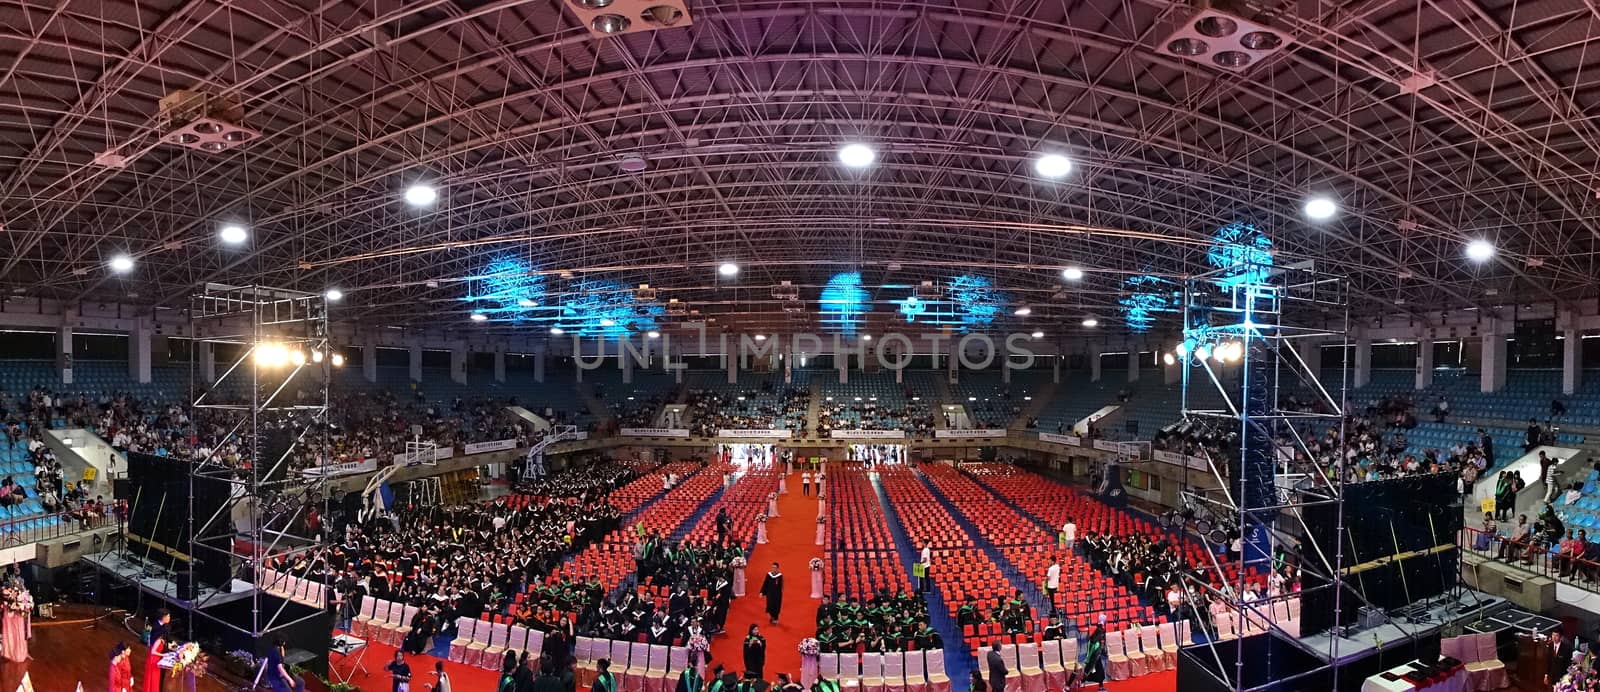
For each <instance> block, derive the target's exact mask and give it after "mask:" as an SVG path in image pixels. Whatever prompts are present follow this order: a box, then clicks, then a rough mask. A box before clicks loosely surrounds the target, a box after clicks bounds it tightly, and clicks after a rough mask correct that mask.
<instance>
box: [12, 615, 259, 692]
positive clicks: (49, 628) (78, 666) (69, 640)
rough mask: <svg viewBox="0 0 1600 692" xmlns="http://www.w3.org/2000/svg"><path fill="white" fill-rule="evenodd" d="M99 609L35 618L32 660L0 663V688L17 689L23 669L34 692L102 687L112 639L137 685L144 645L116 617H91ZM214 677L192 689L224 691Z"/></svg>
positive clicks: (95, 691) (92, 691) (99, 690)
mask: <svg viewBox="0 0 1600 692" xmlns="http://www.w3.org/2000/svg"><path fill="white" fill-rule="evenodd" d="M100 612H101V611H100V609H98V608H97V609H93V610H88V609H85V608H82V607H79V608H73V609H71V610H67V611H62V612H61V617H59V618H57V619H56V620H54V621H52V620H35V621H34V623H33V641H32V642H30V643H29V653H31V654H32V655H33V660H31V661H27V662H24V663H12V662H9V661H3V662H0V690H5V692H11V690H15V689H17V685H18V684H19V683H20V682H21V681H22V676H23V675H24V674H27V675H28V677H29V678H30V679H31V680H32V681H33V689H35V690H37V692H73V691H74V690H76V689H77V686H78V683H79V682H82V683H83V689H84V690H85V692H104V691H105V690H106V687H107V686H108V682H109V681H108V678H107V672H108V668H109V665H110V662H111V658H110V656H111V647H112V646H114V645H115V644H116V643H117V642H118V641H123V642H127V643H128V645H129V646H132V647H133V649H134V656H133V675H134V681H135V683H136V684H137V685H141V686H142V685H143V684H144V680H143V675H144V670H143V669H144V660H145V648H144V645H143V644H140V643H139V638H138V637H135V636H134V635H133V633H132V632H129V631H128V630H127V629H125V628H124V627H123V626H122V616H120V615H117V616H109V617H103V618H99V619H91V618H94V616H95V615H97V614H99V613H100ZM227 689H228V688H227V687H225V686H224V685H222V684H221V683H219V682H217V681H215V680H201V681H200V684H199V685H198V686H197V688H196V692H226V690H227Z"/></svg>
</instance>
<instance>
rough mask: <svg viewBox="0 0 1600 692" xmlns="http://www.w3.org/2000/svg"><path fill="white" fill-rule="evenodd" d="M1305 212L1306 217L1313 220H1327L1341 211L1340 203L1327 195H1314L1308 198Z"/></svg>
mask: <svg viewBox="0 0 1600 692" xmlns="http://www.w3.org/2000/svg"><path fill="white" fill-rule="evenodd" d="M1305 212H1306V218H1308V219H1311V220H1312V221H1327V220H1328V219H1331V218H1333V215H1334V214H1337V213H1339V205H1338V204H1335V203H1334V201H1333V200H1332V199H1329V198H1327V197H1322V196H1317V197H1312V198H1311V199H1308V200H1306V206H1305Z"/></svg>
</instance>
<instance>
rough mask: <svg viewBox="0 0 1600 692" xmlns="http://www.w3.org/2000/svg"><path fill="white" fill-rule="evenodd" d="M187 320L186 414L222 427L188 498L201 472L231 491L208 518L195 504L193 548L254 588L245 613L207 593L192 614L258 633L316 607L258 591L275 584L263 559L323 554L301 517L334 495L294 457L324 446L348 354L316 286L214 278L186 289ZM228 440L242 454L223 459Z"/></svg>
mask: <svg viewBox="0 0 1600 692" xmlns="http://www.w3.org/2000/svg"><path fill="white" fill-rule="evenodd" d="M189 318H190V322H191V331H190V333H191V334H193V335H194V343H193V344H192V348H191V358H190V397H191V401H192V402H193V408H192V414H191V415H194V416H196V417H197V418H198V419H200V420H196V421H195V423H196V425H197V427H199V426H201V425H216V426H219V427H220V428H221V429H223V430H225V431H226V432H225V433H223V434H221V435H219V436H218V438H217V441H216V444H215V449H213V450H212V452H211V454H210V455H209V456H208V457H206V458H205V459H201V460H199V461H196V462H195V463H194V466H193V468H192V470H191V472H190V497H191V498H192V497H193V494H194V481H195V479H196V478H205V479H212V480H218V481H223V482H225V483H226V484H227V485H228V487H229V488H231V497H232V498H233V502H231V503H226V504H224V509H223V510H222V511H219V512H217V513H216V514H213V515H211V516H197V515H196V514H195V511H194V505H193V502H192V501H191V502H190V503H189V510H188V522H189V535H190V546H189V554H190V555H193V556H195V558H196V559H200V560H226V561H227V564H228V566H229V569H228V572H229V575H230V577H231V578H232V579H234V580H237V581H239V582H244V583H247V584H251V585H253V586H254V588H253V589H252V590H251V591H250V599H251V608H250V617H249V620H248V621H239V620H237V619H223V618H220V617H217V616H215V615H211V614H209V613H207V612H206V609H205V607H206V605H207V602H206V601H207V599H204V598H202V599H200V600H197V601H196V602H195V604H194V616H195V617H199V618H205V619H207V620H210V621H212V622H216V623H219V624H220V625H223V626H225V627H228V628H231V629H233V630H235V631H237V632H239V633H241V634H244V635H247V636H249V637H251V638H252V639H253V640H256V641H260V640H261V639H262V638H263V635H265V634H267V633H269V632H272V631H274V630H278V629H281V628H286V627H290V626H293V625H296V624H298V623H300V622H302V621H304V620H306V619H309V618H311V617H319V616H320V615H321V612H320V610H319V612H318V613H315V614H313V615H309V616H304V617H300V618H294V619H290V617H289V616H286V615H285V614H284V610H285V608H284V607H283V606H282V605H280V606H279V607H278V608H275V609H272V608H270V605H271V603H270V602H265V601H264V599H263V596H264V595H265V593H266V590H267V587H270V586H273V585H271V584H264V583H262V582H261V575H262V574H263V573H264V570H262V569H261V567H262V566H263V562H264V560H265V559H266V558H268V557H280V558H284V559H293V558H294V557H295V556H298V555H307V556H316V555H320V554H321V553H322V552H323V551H324V550H325V548H326V543H325V541H324V540H323V538H322V537H321V536H319V535H314V534H313V533H312V532H311V531H310V530H308V527H307V522H306V516H307V512H308V510H310V509H311V508H313V507H316V506H317V505H319V504H324V503H326V502H328V501H329V499H330V498H328V496H327V493H326V492H325V491H326V486H327V480H328V475H327V474H301V473H299V472H298V471H297V470H296V469H294V468H292V463H291V460H293V459H294V458H295V457H296V455H297V453H299V452H303V451H309V452H310V453H311V454H312V455H316V454H320V453H321V452H322V450H325V449H327V446H326V444H325V443H326V441H327V440H326V435H327V434H328V400H329V391H328V390H329V381H330V378H331V374H332V373H331V368H332V367H333V366H334V364H335V363H336V362H339V361H340V360H341V357H337V356H336V354H335V353H334V351H333V349H332V344H331V343H330V342H329V333H328V304H327V300H326V298H325V297H324V296H323V295H321V294H319V293H306V292H303V291H294V290H288V289H281V288H269V287H264V286H226V285H221V284H208V285H206V286H205V287H204V289H203V290H202V291H200V292H199V293H197V294H195V295H193V296H192V297H191V299H190V306H189ZM219 354H225V355H226V358H222V357H220V356H219ZM202 357H205V358H211V357H216V358H217V361H216V364H215V365H216V367H215V370H216V371H217V372H216V378H215V381H212V382H207V381H206V379H207V376H208V375H210V372H207V371H209V370H212V369H213V368H212V367H210V366H208V367H207V368H206V369H205V371H203V370H202V369H201V364H200V363H199V362H197V361H199V360H201V358H202ZM224 365H225V367H224ZM226 441H233V442H235V443H236V444H237V446H238V450H239V454H238V458H236V459H227V458H223V457H222V456H221V452H222V450H223V448H224V447H225V444H224V442H226ZM325 510H326V507H324V508H323V511H324V513H325ZM216 596H217V595H215V594H214V595H213V596H212V597H216ZM283 603H285V604H286V603H287V600H285V601H283Z"/></svg>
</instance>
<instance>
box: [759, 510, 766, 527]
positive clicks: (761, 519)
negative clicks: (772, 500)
mask: <svg viewBox="0 0 1600 692" xmlns="http://www.w3.org/2000/svg"><path fill="white" fill-rule="evenodd" d="M756 521H757V522H759V523H762V524H765V523H767V513H766V512H762V513H761V514H759V515H756Z"/></svg>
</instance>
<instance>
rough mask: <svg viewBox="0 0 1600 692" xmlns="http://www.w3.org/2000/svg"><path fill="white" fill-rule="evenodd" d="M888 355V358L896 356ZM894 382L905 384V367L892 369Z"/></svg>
mask: <svg viewBox="0 0 1600 692" xmlns="http://www.w3.org/2000/svg"><path fill="white" fill-rule="evenodd" d="M888 357H889V358H896V356H892V355H891V356H888ZM894 383H895V384H905V383H906V369H905V368H895V369H894Z"/></svg>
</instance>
